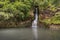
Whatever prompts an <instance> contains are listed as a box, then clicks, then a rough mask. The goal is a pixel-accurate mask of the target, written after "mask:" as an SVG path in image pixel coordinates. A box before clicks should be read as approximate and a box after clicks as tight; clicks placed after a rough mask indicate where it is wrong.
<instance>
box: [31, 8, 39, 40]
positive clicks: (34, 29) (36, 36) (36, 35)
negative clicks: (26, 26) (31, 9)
mask: <svg viewBox="0 0 60 40" xmlns="http://www.w3.org/2000/svg"><path fill="white" fill-rule="evenodd" d="M37 13H38V10H37V8H36V13H35V20H34V21H33V22H32V31H33V36H34V40H38V32H37V21H38V15H37Z"/></svg>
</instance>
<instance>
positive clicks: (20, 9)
mask: <svg viewBox="0 0 60 40" xmlns="http://www.w3.org/2000/svg"><path fill="white" fill-rule="evenodd" d="M36 5H37V6H39V11H40V13H41V12H44V11H45V10H47V11H48V10H49V11H50V12H48V14H49V13H51V12H52V13H51V14H54V16H52V17H50V18H49V19H43V20H42V21H41V19H40V18H39V19H40V20H39V21H41V22H45V23H47V24H48V23H49V24H52V23H53V24H60V18H59V17H60V12H59V10H60V9H59V8H60V0H0V23H1V22H2V21H3V22H8V23H7V24H9V22H10V21H13V22H23V21H27V20H30V21H32V20H33V19H34V18H33V15H31V13H30V11H31V10H33V9H34V6H36ZM3 24H4V23H3ZM12 24H13V23H12Z"/></svg>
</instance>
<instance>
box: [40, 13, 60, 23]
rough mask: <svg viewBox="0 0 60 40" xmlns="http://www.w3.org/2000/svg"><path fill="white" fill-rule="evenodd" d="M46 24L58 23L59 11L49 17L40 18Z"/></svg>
mask: <svg viewBox="0 0 60 40" xmlns="http://www.w3.org/2000/svg"><path fill="white" fill-rule="evenodd" d="M41 21H42V22H45V23H47V24H60V12H57V13H55V16H53V17H51V18H50V19H44V20H41Z"/></svg>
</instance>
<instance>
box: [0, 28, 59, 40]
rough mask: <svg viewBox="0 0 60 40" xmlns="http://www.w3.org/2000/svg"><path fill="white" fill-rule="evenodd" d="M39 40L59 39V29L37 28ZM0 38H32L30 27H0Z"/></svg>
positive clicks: (15, 39)
mask: <svg viewBox="0 0 60 40" xmlns="http://www.w3.org/2000/svg"><path fill="white" fill-rule="evenodd" d="M38 36H39V40H60V30H48V29H38ZM0 40H34V39H33V34H32V29H31V28H21V29H0Z"/></svg>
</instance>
